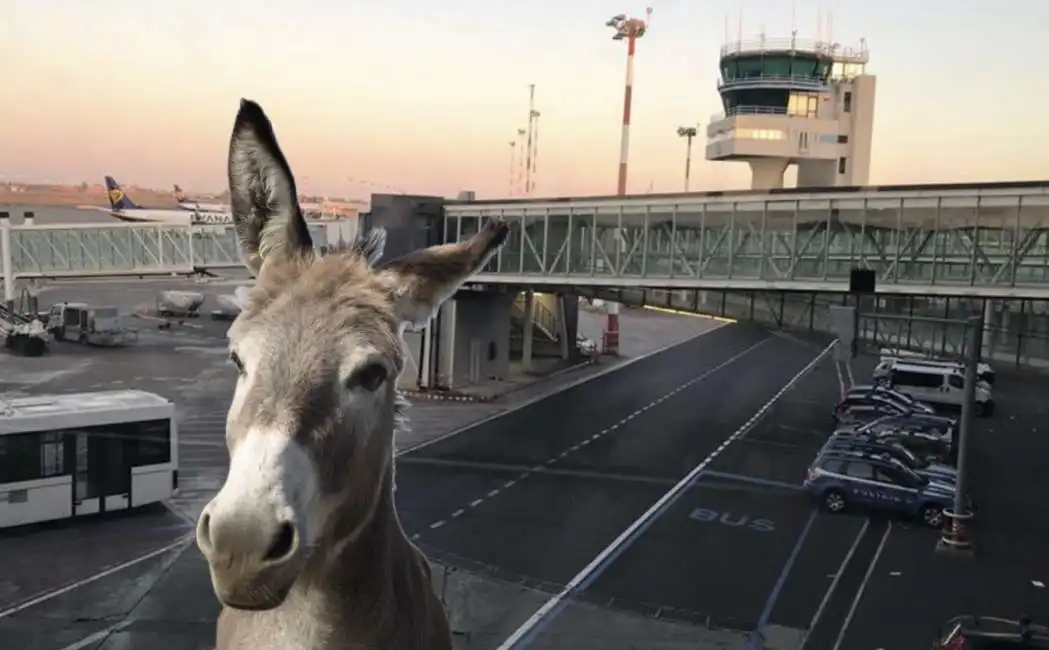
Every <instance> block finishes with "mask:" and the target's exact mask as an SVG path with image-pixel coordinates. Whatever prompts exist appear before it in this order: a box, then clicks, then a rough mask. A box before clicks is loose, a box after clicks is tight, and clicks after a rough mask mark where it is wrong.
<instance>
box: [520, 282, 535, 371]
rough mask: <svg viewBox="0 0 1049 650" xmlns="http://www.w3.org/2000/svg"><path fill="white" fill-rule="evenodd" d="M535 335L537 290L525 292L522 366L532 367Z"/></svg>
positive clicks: (522, 327)
mask: <svg viewBox="0 0 1049 650" xmlns="http://www.w3.org/2000/svg"><path fill="white" fill-rule="evenodd" d="M534 334H535V290H533V289H529V290H528V291H525V304H524V323H523V324H522V326H521V337H522V340H521V364H522V365H523V366H524V367H525V368H531V367H532V342H533V337H534Z"/></svg>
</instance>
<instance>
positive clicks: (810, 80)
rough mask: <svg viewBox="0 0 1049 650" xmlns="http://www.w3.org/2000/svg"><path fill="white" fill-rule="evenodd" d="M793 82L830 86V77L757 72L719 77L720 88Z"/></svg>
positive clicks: (810, 85)
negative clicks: (740, 75)
mask: <svg viewBox="0 0 1049 650" xmlns="http://www.w3.org/2000/svg"><path fill="white" fill-rule="evenodd" d="M765 82H775V83H793V84H798V85H802V84H804V85H805V86H806V87H810V88H811V87H813V86H818V87H820V88H824V87H828V86H830V80H829V79H823V78H821V77H815V76H813V75H804V74H756V75H748V76H745V77H730V78H728V79H718V89H719V90H720V89H722V88H727V87H730V86H735V85H743V84H751V83H765Z"/></svg>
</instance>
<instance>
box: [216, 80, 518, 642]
mask: <svg viewBox="0 0 1049 650" xmlns="http://www.w3.org/2000/svg"><path fill="white" fill-rule="evenodd" d="M229 189H230V205H231V207H232V212H233V221H234V226H235V230H236V233H237V240H238V244H239V247H240V251H241V255H242V256H243V258H244V261H245V264H246V266H247V267H248V268H249V270H251V271H252V272H253V274H254V275H255V277H256V283H255V286H254V287H253V288H252V289H251V291H250V293H249V294H248V295H247V297H246V300H245V304H244V305H243V309H242V311H241V313H240V315H239V316H238V318H237V319H236V321H234V323H233V324H232V326H231V327H230V330H229V335H228V336H229V350H230V353H229V357H230V361H231V362H232V365H233V366H234V367H235V369H236V371H237V373H238V375H239V376H238V379H237V385H236V389H235V390H234V393H233V400H232V404H231V406H230V410H229V415H228V416H227V420H226V442H227V446H228V447H229V451H230V468H229V474H228V476H227V477H226V482H225V484H224V485H223V486H222V489H221V490H220V491H219V493H218V494H217V495H216V496H215V498H214V499H213V500H212V501H211V502H210V503H209V504H208V505H207V506H206V507H205V508H204V510H203V512H202V513H201V516H200V519H199V520H198V522H197V529H196V539H197V546H198V547H199V548H200V550H201V552H202V553H203V555H204V557H205V558H206V560H207V562H208V567H209V570H210V573H211V582H212V586H213V588H214V591H215V594H216V596H217V597H218V599H219V601H220V602H221V603H222V605H223V610H222V613H221V615H220V616H219V619H218V626H217V634H216V637H217V644H216V645H217V650H233V649H239V648H243V649H248V648H250V649H251V650H270V649H281V650H284V649H287V650H349V649H351V648H352V649H355V650H356V649H358V648H359V649H364V648H368V649H373V648H374V649H381V650H450V649H451V648H452V641H451V633H450V632H449V626H448V622H447V619H446V618H445V614H444V611H443V609H442V607H441V603H440V601H439V600H438V599H437V597H436V595H435V593H434V591H433V589H432V587H431V583H430V567H429V563H428V562H427V560H426V558H425V557H424V556H423V554H422V553H421V552H420V551H419V549H418V548H416V547H415V546H414V545H413V544H412V543H411V542H410V541H409V540H408V539H407V537H406V536H405V534H404V531H403V530H402V528H401V525H400V521H399V520H398V518H397V513H396V511H395V508H394V497H393V493H394V436H395V434H396V432H397V430H398V428H399V427H400V426H401V425H402V423H403V407H404V406H405V403H404V402H403V401H402V398H401V397H400V396H399V394H398V392H397V389H396V386H395V384H396V378H397V376H398V375H399V374H400V372H401V370H402V368H403V367H404V347H403V341H402V339H401V335H402V334H403V332H404V328H405V327H407V326H408V325H411V324H416V325H419V324H422V323H424V322H426V321H427V320H428V319H429V318H430V317H431V316H432V315H433V314H434V312H435V310H436V309H437V308H438V307H439V306H440V304H441V303H442V302H444V301H445V300H446V299H448V298H449V297H451V296H452V294H454V293H455V291H456V289H457V288H458V287H459V286H460V285H461V284H462V283H463V282H464V281H465V280H466V279H467V278H469V277H470V276H471V275H472V274H474V273H475V272H476V271H478V270H479V269H480V268H482V267H483V266H484V265H485V264H486V263H487V262H488V260H490V259H491V257H492V255H493V254H495V252H496V251H497V250H498V248H499V247H500V246H501V245H502V243H503V241H504V240H505V239H506V236H507V233H508V232H509V227H508V226H507V224H506V223H504V222H501V221H490V222H488V223H487V224H486V225H485V227H484V228H482V229H481V231H480V232H478V233H477V234H476V235H474V236H473V237H472V238H470V239H469V240H467V241H464V242H460V243H454V244H445V245H443V246H434V247H432V248H427V249H423V250H418V251H415V252H413V253H409V254H407V255H405V256H403V257H400V258H398V259H395V260H393V261H390V262H388V263H386V264H383V265H380V266H376V262H377V261H378V259H379V257H380V256H381V254H382V248H383V246H384V244H385V234H384V233H383V232H382V231H379V230H373V231H372V232H371V233H369V235H368V236H367V237H365V238H363V239H360V240H358V242H357V243H356V244H355V245H353V246H349V247H345V248H342V249H331V250H327V251H319V250H315V249H314V247H313V244H312V242H311V240H310V234H309V231H308V229H307V228H306V222H305V221H304V220H303V217H302V210H301V209H300V207H299V204H298V201H297V199H296V197H297V192H296V189H295V180H294V178H293V177H292V174H291V170H290V169H289V167H288V163H287V161H286V160H285V158H284V155H283V153H282V152H281V150H280V147H279V146H278V145H277V140H276V138H275V136H274V134H273V129H272V126H271V125H270V122H269V119H268V118H267V117H266V115H265V113H264V112H263V111H262V108H261V107H259V105H258V104H256V103H254V102H251V101H248V100H241V104H240V110H239V111H238V113H237V118H236V121H235V122H234V125H233V135H232V137H231V140H230V146H229Z"/></svg>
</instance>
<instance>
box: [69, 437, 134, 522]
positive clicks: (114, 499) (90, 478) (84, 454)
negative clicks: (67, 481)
mask: <svg viewBox="0 0 1049 650" xmlns="http://www.w3.org/2000/svg"><path fill="white" fill-rule="evenodd" d="M75 437H76V472H75V475H74V481H73V508H74V514H77V515H86V514H92V513H96V512H110V511H113V510H125V509H127V508H128V507H129V505H130V503H131V468H130V466H129V464H128V460H127V456H126V454H125V453H124V449H125V446H126V442H125V440H124V439H123V438H122V437H121V436H118V435H116V432H115V431H113V430H112V429H111V428H110V427H92V428H91V429H87V430H79V431H76V432H75Z"/></svg>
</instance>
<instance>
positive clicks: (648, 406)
mask: <svg viewBox="0 0 1049 650" xmlns="http://www.w3.org/2000/svg"><path fill="white" fill-rule="evenodd" d="M771 340H772V339H771V338H764V339H761V340H760V341H758V342H757V343H755V344H754V345H751V346H750V347H748V348H746V349H745V350H743V351H742V352H739V353H737V354H735V355H733V356H732V357H730V358H729V359H727V360H726V361H722V362H721V363H719V364H718V365H716V366H714V367H713V368H711V369H709V370H707V371H706V372H703V373H702V374H700V375H697V376H695V377H693V378H692V379H689V380H688V381H686V382H685V383H683V384H680V385H678V386H677V387H676V388H674V389H673V390H670V391H668V392H667V393H666V394H664V395H661V396H660V397H658V398H656V399H654V400H652V401H651V402H649V403H648V404H646V405H645V406H642V407H641V408H639V409H637V410H636V411H634V412H633V413H630V414H628V415H626V416H625V417H623V419H621V420H619V421H618V422H616V423H615V424H613V425H611V426H609V427H605V428H604V429H602V430H601V431H599V432H597V433H595V434H593V435H592V436H590V437H589V438H586V439H584V441H583V442H580V443H576V444H574V445H572V446H571V447H568V448H567V449H565V450H564V451H561V452H559V453H557V454H555V455H553V456H551V457H550V458H547V459H546V460H545V461H543V462H542V463H541V464H539V465H536V466H534V467H532V468H531V469H530V470H529V471H527V472H523V473H522V474H521V475H520V476H518V477H517V480H515V481H509V482H507V483H505V484H503V486H502V487H501V488H495V489H494V490H489V491H488V493H487V494H485V495H484V496H483V497H479V498H477V499H474V500H473V501H471V502H470V503H469V505H468V506H467V507H468V508H476V507H477V506H479V505H481V504H482V503H484V502H485V501H488V500H491V499H493V498H495V497H497V496H499V495H500V494H502V493H503V492H505V491H506V490H507V489H509V488H511V487H513V486H514V485H516V484H517V483H518V482H520V481H523V480H525V479H526V478H528V477H530V476H533V475H535V474H538V473H540V472H542V470H543V469H544V467H547V466H550V465H553V464H555V463H557V462H558V461H560V460H563V459H564V458H566V457H568V456H569V455H570V454H571V453H572V452H575V451H578V450H579V449H580V448H581V447H582V446H583V445H586V444H589V443H591V442H594V441H596V440H599V439H601V438H602V437H603V436H607V435H608V434H610V433H612V432H613V431H617V430H618V429H619V428H620V427H622V426H624V425H626V424H627V423H628V422H630V421H631V420H633V419H634V418H636V417H638V416H639V415H641V414H643V413H645V412H646V411H648V410H649V409H651V408H652V407H654V406H658V405H659V404H662V403H663V402H665V401H667V400H668V399H670V398H671V397H674V396H675V395H678V394H679V393H681V392H682V391H685V390H688V389H689V388H691V387H692V386H695V385H696V384H698V383H699V382H701V381H703V380H704V379H706V378H707V377H709V376H711V375H713V374H714V373H715V372H717V371H719V370H721V369H722V368H725V367H727V366H729V365H731V364H732V363H735V362H736V361H737V360H739V359H740V358H742V357H743V356H744V355H747V354H749V353H750V352H753V351H754V350H756V349H757V348H759V347H761V346H762V345H764V344H765V343H767V342H769V341H771ZM753 420H754V418H753V417H752V418H751V419H750V420H748V421H747V425H746V426H748V427H749V426H750V425H751V424H753ZM725 444H727V443H722V447H724V446H725ZM718 451H719V452H720V451H721V448H720V447H719V448H718ZM462 510H463V509H460V510H457V511H456V512H462ZM457 516H458V515H455V514H453V515H452V516H451V517H449V518H445V519H438V520H437V521H434V522H432V523H430V530H436V529H437V528H440V527H441V526H443V525H445V524H446V523H447V522H448V519H450V518H454V517H457ZM412 539H419V535H418V534H416V535H412Z"/></svg>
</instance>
